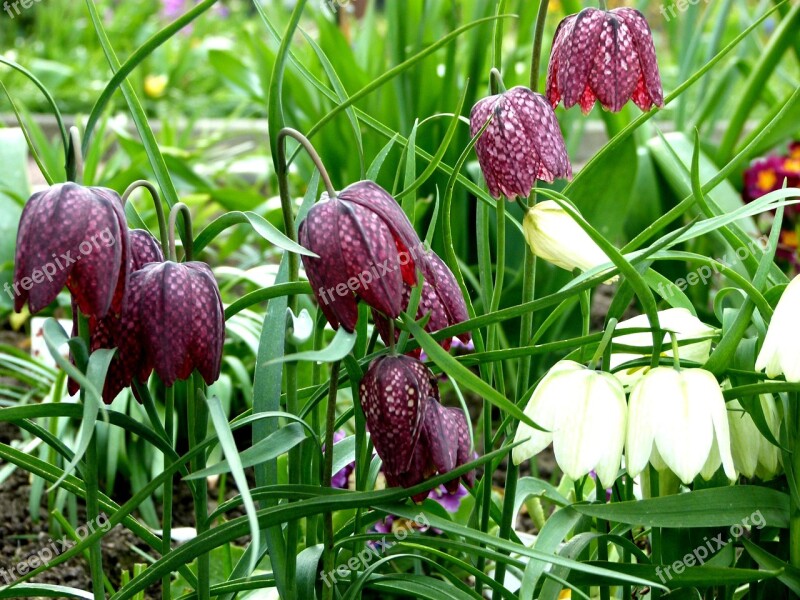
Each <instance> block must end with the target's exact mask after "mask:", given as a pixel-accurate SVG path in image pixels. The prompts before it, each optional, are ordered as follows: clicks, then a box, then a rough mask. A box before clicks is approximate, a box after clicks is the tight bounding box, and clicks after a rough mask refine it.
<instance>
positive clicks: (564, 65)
mask: <svg viewBox="0 0 800 600" xmlns="http://www.w3.org/2000/svg"><path fill="white" fill-rule="evenodd" d="M605 20H606V19H605V12H604V11H601V10H597V9H596V8H585V9H583V10H582V11H581V12H579V13H578V14H577V15H574V21H573V22H572V27H571V28H570V29H569V30H568V31H565V37H564V41H563V45H562V46H561V47H560V53H559V64H558V80H557V84H558V87H559V89H560V91H561V94H562V96H563V98H564V107H565V108H570V107H571V106H574V105H575V104H577V103H578V102H580V103H581V109H582V110H583V112H585V113H586V112H589V111H590V110H591V108H592V105H593V104H594V94H593V93H592V91H591V88H590V86H589V74H590V72H591V69H592V65H593V64H594V60H595V57H596V55H597V51H598V43H599V40H600V34H601V33H602V31H603V28H604V26H605Z"/></svg>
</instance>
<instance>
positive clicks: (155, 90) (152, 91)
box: [144, 75, 169, 98]
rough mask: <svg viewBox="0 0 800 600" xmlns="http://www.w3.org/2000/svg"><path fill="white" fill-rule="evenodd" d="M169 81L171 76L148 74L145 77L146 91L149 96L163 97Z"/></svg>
mask: <svg viewBox="0 0 800 600" xmlns="http://www.w3.org/2000/svg"><path fill="white" fill-rule="evenodd" d="M168 83H169V78H168V77H167V76H166V75H148V76H147V77H145V78H144V93H145V95H146V96H147V97H148V98H161V96H163V95H164V92H165V91H166V90H167V84H168Z"/></svg>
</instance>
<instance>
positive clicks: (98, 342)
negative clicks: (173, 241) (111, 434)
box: [68, 229, 164, 404]
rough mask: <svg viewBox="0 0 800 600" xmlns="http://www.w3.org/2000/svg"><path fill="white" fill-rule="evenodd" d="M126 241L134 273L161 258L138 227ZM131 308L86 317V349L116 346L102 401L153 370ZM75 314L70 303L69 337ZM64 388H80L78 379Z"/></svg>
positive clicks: (75, 332)
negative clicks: (119, 311) (87, 327)
mask: <svg viewBox="0 0 800 600" xmlns="http://www.w3.org/2000/svg"><path fill="white" fill-rule="evenodd" d="M128 242H129V248H130V252H129V262H128V272H130V273H134V272H136V271H138V270H140V269H141V268H142V267H144V265H146V264H148V263H151V262H163V261H164V255H163V254H162V252H161V247H160V246H159V244H158V242H157V241H156V239H155V238H154V237H153V236H152V235H150V233H149V232H147V231H144V230H142V229H134V230H132V231H129V232H128ZM131 308H132V307H131V306H130V304H128V305H127V306H126V307H125V309H124V310H123V311H122V314H121V315H115V314H108V315H106V316H105V317H102V318H97V317H90V318H89V350H90V351H91V352H94V351H95V350H99V349H101V348H117V352H116V353H115V354H114V358H112V359H111V363H110V364H109V366H108V372H107V374H106V381H105V385H104V386H103V401H104V402H105V403H106V404H110V403H111V402H113V400H114V398H116V397H117V395H118V394H119V393H120V392H121V391H122V390H123V389H125V388H126V387H128V386H130V385H131V382H132V381H133V378H134V376H136V375H138V376H139V379H140V380H141V381H146V380H147V378H148V377H150V373H151V372H152V370H153V367H152V365H151V364H148V363H147V361H146V360H145V359H144V356H143V347H142V340H141V339H140V335H139V332H138V331H137V328H136V323H135V322H134V321H133V320H132V318H131V314H132V313H131ZM77 316H78V314H77V310H76V307H75V303H74V302H73V306H72V335H73V337H74V336H77V335H78V321H77ZM68 387H69V393H70V394H71V395H74V394H76V393H77V392H78V390H79V389H80V386H79V385H78V382H77V381H75V380H73V379H70V380H69V385H68ZM134 395H135V392H134Z"/></svg>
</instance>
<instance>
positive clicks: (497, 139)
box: [470, 86, 572, 200]
mask: <svg viewBox="0 0 800 600" xmlns="http://www.w3.org/2000/svg"><path fill="white" fill-rule="evenodd" d="M489 118H491V119H492V120H491V122H490V123H489V125H488V126H487V127H486V129H485V130H484V132H483V134H482V135H481V137H480V138H479V139H478V141H477V143H476V144H475V153H476V154H477V155H478V162H479V163H480V165H481V170H482V171H483V176H484V178H485V179H486V185H487V186H488V187H489V193H490V194H491V195H492V196H494V197H495V198H499V197H500V195H503V196H505V197H506V198H508V199H509V200H513V199H514V198H515V197H516V196H520V197H522V198H527V197H528V196H529V195H530V193H531V190H532V189H533V186H534V184H535V183H536V180H537V179H540V180H542V181H547V182H550V183H552V182H553V181H555V179H556V178H560V179H572V165H571V164H570V162H569V156H567V148H566V145H565V144H564V137H563V136H562V135H561V129H560V128H559V125H558V119H556V115H555V113H554V112H553V109H552V108H551V107H550V105H549V104H548V103H547V100H546V99H545V98H544V96H542V95H541V94H537V93H535V92H533V91H531V90H530V89H528V88H526V87H521V86H520V87H515V88H512V89H510V90H508V91H507V92H503V93H502V94H499V95H496V96H489V97H487V98H484V99H483V100H480V101H478V103H477V104H476V105H475V106H474V107H473V108H472V112H471V113H470V134H471V135H472V136H475V135H476V134H477V133H478V132H479V131H480V130H481V128H482V127H483V126H484V125H485V124H486V122H487V121H488V120H489Z"/></svg>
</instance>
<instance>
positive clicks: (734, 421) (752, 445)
mask: <svg viewBox="0 0 800 600" xmlns="http://www.w3.org/2000/svg"><path fill="white" fill-rule="evenodd" d="M759 403H760V404H761V411H762V412H763V413H764V417H765V418H766V422H767V426H768V427H769V430H770V431H771V432H772V435H773V437H775V439H778V436H779V434H780V422H781V417H780V415H779V414H778V407H777V405H776V403H775V398H774V397H773V396H772V394H761V395H760V396H759ZM728 424H729V425H730V429H731V455H732V456H733V466H734V467H735V468H736V471H737V472H739V473H741V474H742V475H744V476H745V477H748V478H750V477H753V476H756V477H758V478H759V479H761V480H762V481H769V480H770V479H772V478H774V477H775V476H776V475H777V474H778V473H780V472H781V452H780V448H778V447H777V446H775V445H774V444H772V443H771V442H770V441H769V440H767V438H765V437H764V435H763V434H762V433H761V432H760V431H759V429H758V427H757V426H756V424H755V421H753V417H751V416H750V415H749V414H748V413H747V412H746V411H745V410H744V408H743V407H742V405H741V404H740V403H739V401H738V400H731V401H730V402H728Z"/></svg>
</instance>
